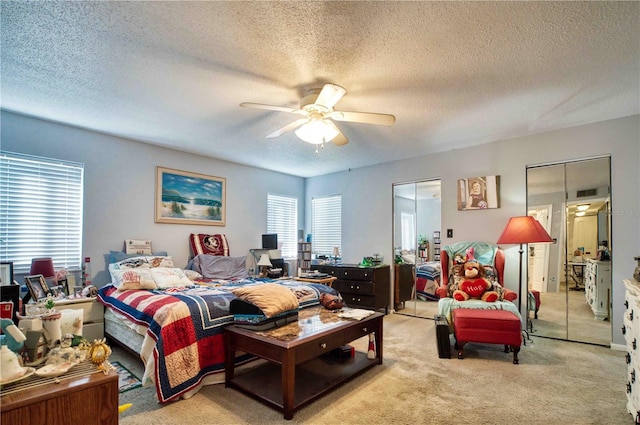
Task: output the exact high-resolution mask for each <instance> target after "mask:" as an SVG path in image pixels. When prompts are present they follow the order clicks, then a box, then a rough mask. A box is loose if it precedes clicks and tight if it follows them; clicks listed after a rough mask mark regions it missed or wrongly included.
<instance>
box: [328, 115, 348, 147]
mask: <svg viewBox="0 0 640 425" xmlns="http://www.w3.org/2000/svg"><path fill="white" fill-rule="evenodd" d="M324 122H325V125H326V126H328V127H331V128H332V129H333V130H334V131H335V132H336V133H338V134H336V136H335V137H334V138H333V139H331V140H330V141H331V143H333V144H334V145H336V146H342V145H346V144H347V143H349V139H347V136H345V135H344V134H342V132H341V131H340V129H339V128H338V126H337V125H335V124H334V123H333V121H331V120H324Z"/></svg>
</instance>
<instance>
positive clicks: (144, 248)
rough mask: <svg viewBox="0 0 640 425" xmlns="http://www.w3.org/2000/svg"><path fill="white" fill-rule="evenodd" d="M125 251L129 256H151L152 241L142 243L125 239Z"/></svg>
mask: <svg viewBox="0 0 640 425" xmlns="http://www.w3.org/2000/svg"><path fill="white" fill-rule="evenodd" d="M124 251H125V252H126V253H127V254H138V255H140V254H145V255H151V241H141V240H137V239H125V241H124Z"/></svg>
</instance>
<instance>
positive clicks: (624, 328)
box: [622, 325, 627, 335]
mask: <svg viewBox="0 0 640 425" xmlns="http://www.w3.org/2000/svg"><path fill="white" fill-rule="evenodd" d="M626 333H627V327H626V326H625V325H622V335H625V334H626Z"/></svg>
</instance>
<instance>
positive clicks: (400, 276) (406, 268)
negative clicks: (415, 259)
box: [393, 263, 416, 310]
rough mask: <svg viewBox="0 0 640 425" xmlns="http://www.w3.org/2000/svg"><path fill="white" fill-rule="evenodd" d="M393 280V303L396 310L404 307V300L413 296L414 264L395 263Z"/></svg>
mask: <svg viewBox="0 0 640 425" xmlns="http://www.w3.org/2000/svg"><path fill="white" fill-rule="evenodd" d="M393 268H394V270H395V275H394V282H393V287H394V291H393V304H394V306H395V309H396V310H400V309H403V308H404V302H405V301H408V300H410V299H412V298H413V288H414V285H415V280H416V279H415V265H414V264H409V263H406V264H395V265H394V266H393Z"/></svg>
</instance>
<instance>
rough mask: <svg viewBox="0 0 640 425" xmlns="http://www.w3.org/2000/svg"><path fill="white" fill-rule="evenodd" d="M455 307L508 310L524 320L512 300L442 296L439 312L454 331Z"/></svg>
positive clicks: (450, 330) (450, 329)
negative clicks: (489, 300)
mask: <svg viewBox="0 0 640 425" xmlns="http://www.w3.org/2000/svg"><path fill="white" fill-rule="evenodd" d="M454 308H475V309H478V310H508V311H510V312H512V313H513V314H515V315H516V316H518V318H520V321H522V316H521V315H520V312H519V311H518V307H517V306H516V305H515V304H514V303H512V302H511V301H496V302H493V303H488V302H486V301H482V300H467V301H457V300H455V299H454V298H440V299H439V300H438V314H442V315H444V316H445V317H446V318H447V321H448V322H449V332H453V317H452V315H453V309H454Z"/></svg>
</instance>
